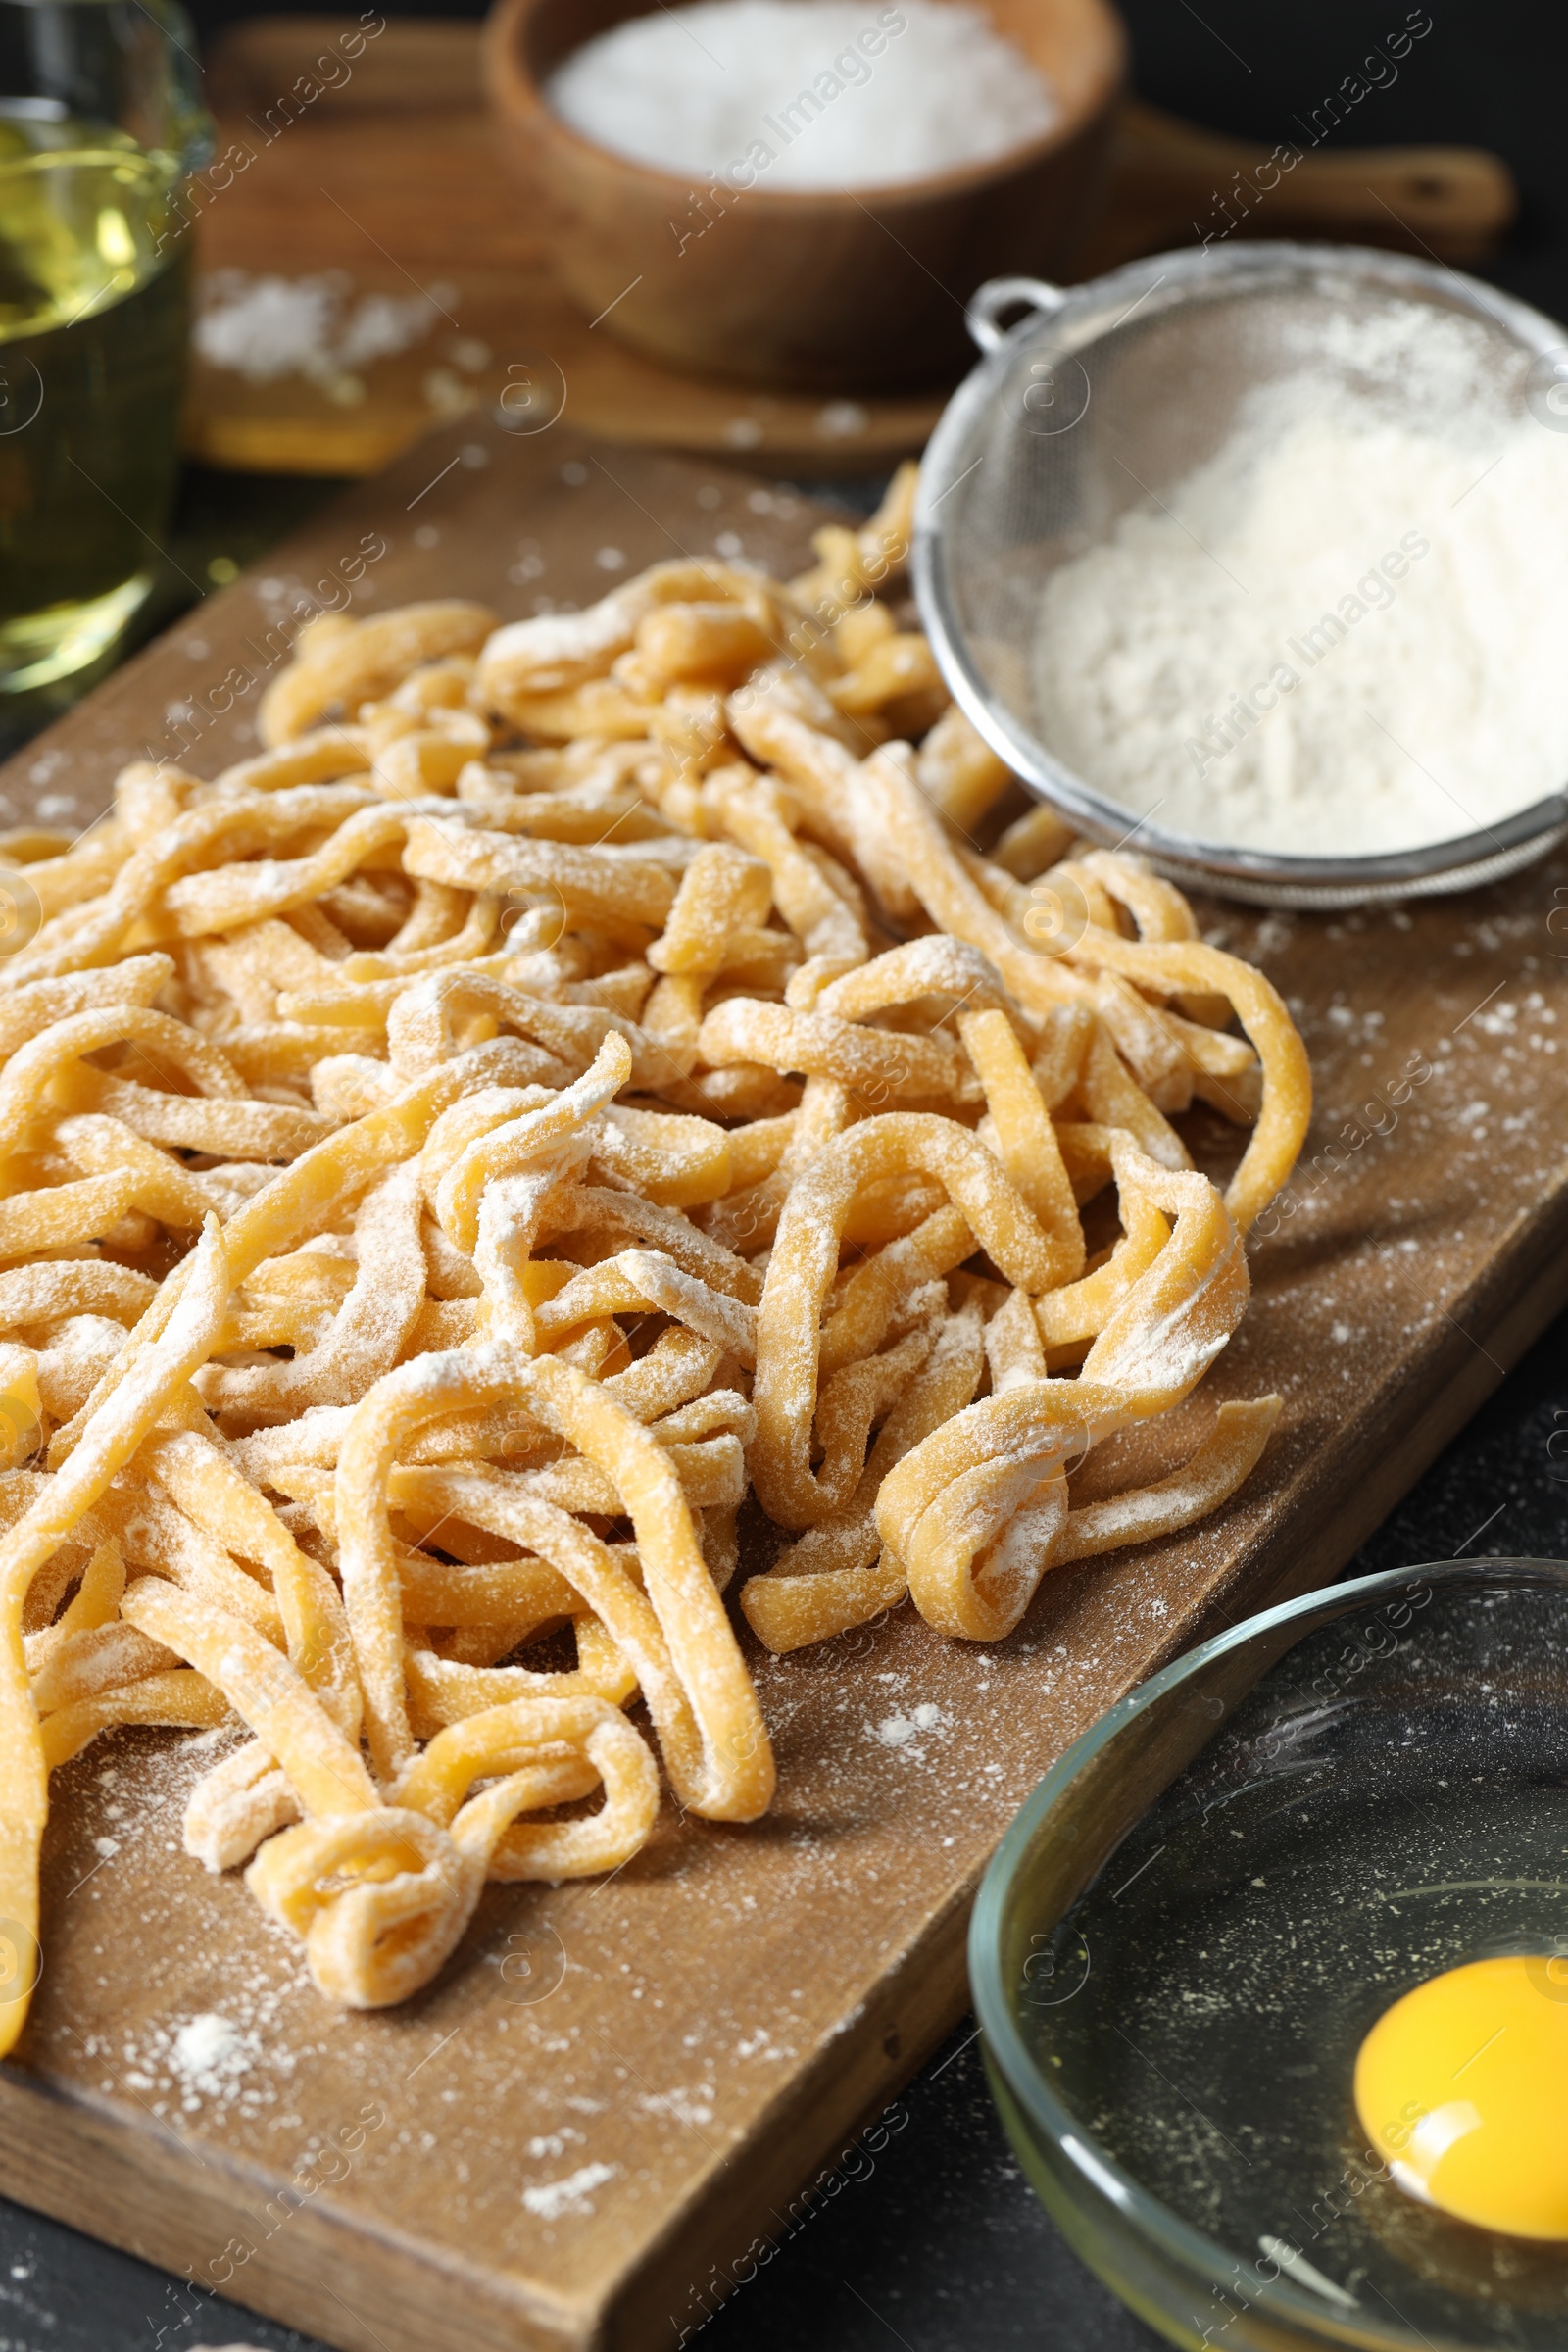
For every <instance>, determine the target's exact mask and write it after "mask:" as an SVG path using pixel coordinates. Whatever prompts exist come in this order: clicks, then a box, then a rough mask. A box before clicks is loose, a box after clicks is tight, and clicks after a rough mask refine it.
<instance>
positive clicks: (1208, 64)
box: [0, 0, 1568, 2352]
mask: <svg viewBox="0 0 1568 2352" xmlns="http://www.w3.org/2000/svg"><path fill="white" fill-rule="evenodd" d="M381 5H382V6H383V8H385V9H386V10H387V13H389V14H418V15H429V14H435V13H440V12H439V10H438V8H437V7H435V6H432V5H431V0H423V5H421V6H418V7H416V8H413V9H408V10H403V9H399V8H395V7H394V6H392V4H391V0H381ZM257 13H258V10H257V8H256V6H255V4H254V0H205V5H200V6H198V7H197V9H196V11H195V14H196V17H197V21H198V24H199V25H200V26H201V29H202V30H203V31H204V32H210V31H211V30H212V29H213V27H214V26H216V25H219V24H221V23H223V22H225V21H227V20H228V19H230V18H234V17H240V16H250V15H254V14H257ZM462 13H467V12H466V11H464V12H462ZM1125 13H1126V15H1127V16H1128V18H1129V20H1130V22H1131V25H1132V30H1133V36H1134V47H1135V61H1136V62H1135V78H1136V82H1137V86H1138V88H1139V91H1140V93H1141V94H1142V95H1143V96H1144V97H1146V98H1148V99H1150V100H1152V102H1154V103H1155V104H1157V105H1161V106H1167V107H1170V108H1171V109H1173V110H1174V111H1176V112H1179V113H1181V114H1183V115H1186V116H1188V117H1189V118H1190V119H1192V120H1194V121H1197V122H1201V123H1209V124H1211V125H1212V126H1213V127H1215V128H1217V129H1221V130H1227V131H1231V132H1234V133H1236V134H1238V135H1247V136H1252V137H1256V138H1258V139H1259V140H1262V141H1274V140H1292V139H1294V140H1297V141H1299V142H1301V141H1302V138H1303V134H1302V128H1301V125H1302V123H1303V122H1304V121H1305V119H1306V118H1308V117H1310V115H1311V114H1312V112H1313V110H1314V109H1316V108H1319V107H1320V105H1321V102H1322V101H1323V99H1324V98H1325V97H1326V96H1327V95H1328V94H1329V93H1330V92H1331V91H1334V90H1337V89H1339V88H1341V87H1342V85H1343V84H1344V83H1345V80H1346V77H1347V76H1349V75H1353V74H1355V73H1357V72H1358V71H1359V70H1360V69H1361V68H1362V63H1363V60H1364V59H1365V58H1366V57H1367V56H1368V55H1369V53H1373V52H1375V51H1376V50H1377V49H1378V47H1379V45H1380V44H1381V43H1382V42H1383V41H1384V40H1386V39H1387V37H1388V36H1390V35H1391V34H1394V33H1396V32H1397V31H1398V30H1399V29H1400V28H1401V27H1402V26H1404V25H1406V24H1407V23H1408V24H1409V25H1419V24H1422V23H1426V22H1428V21H1430V27H1431V28H1430V30H1429V31H1426V32H1425V33H1423V34H1422V36H1421V38H1420V39H1419V41H1418V42H1417V44H1416V45H1415V46H1413V47H1412V49H1411V51H1410V53H1409V54H1408V56H1407V57H1406V58H1405V59H1404V61H1403V63H1402V64H1401V65H1400V66H1399V67H1398V69H1397V78H1395V79H1393V80H1392V81H1391V80H1390V79H1389V78H1388V71H1389V69H1388V67H1387V65H1386V64H1385V65H1384V66H1381V67H1377V68H1367V69H1366V71H1365V73H1364V74H1363V80H1364V81H1367V82H1376V83H1377V84H1378V85H1379V86H1375V87H1372V88H1370V89H1369V90H1368V92H1367V95H1366V96H1365V98H1364V99H1363V100H1361V101H1360V102H1359V103H1358V104H1356V106H1355V107H1354V108H1353V110H1352V111H1351V112H1350V113H1349V114H1348V118H1347V120H1346V122H1345V123H1344V124H1343V125H1342V127H1341V129H1340V131H1339V133H1338V134H1336V135H1335V138H1334V143H1335V144H1337V145H1394V144H1398V143H1402V142H1406V141H1466V142H1474V143H1477V144H1480V145H1484V146H1487V147H1491V148H1493V149H1494V150H1495V151H1496V152H1497V153H1499V154H1501V155H1502V156H1504V157H1505V158H1506V159H1507V161H1508V163H1509V164H1510V165H1511V166H1512V168H1513V170H1514V172H1516V174H1517V175H1518V178H1519V181H1520V184H1521V188H1522V192H1523V197H1524V205H1523V211H1522V215H1521V219H1520V222H1519V225H1518V228H1517V230H1516V231H1515V233H1514V235H1513V236H1512V237H1511V238H1510V240H1509V244H1508V248H1507V250H1506V251H1505V252H1504V253H1503V254H1501V255H1499V257H1498V258H1497V260H1496V262H1495V264H1494V265H1493V266H1491V267H1490V268H1489V269H1488V270H1486V271H1485V272H1484V273H1483V274H1485V275H1487V276H1489V277H1491V278H1492V279H1493V280H1494V281H1495V283H1496V284H1498V285H1502V286H1505V287H1507V288H1508V289H1509V290H1510V291H1511V292H1513V293H1516V294H1518V295H1520V296H1522V297H1523V298H1524V299H1525V300H1527V301H1530V302H1533V303H1536V304H1537V305H1539V306H1540V307H1541V308H1542V309H1543V310H1544V311H1547V312H1548V313H1550V314H1551V315H1552V316H1554V317H1556V318H1559V319H1563V318H1568V144H1565V140H1564V130H1563V114H1564V107H1565V102H1568V10H1563V9H1562V8H1561V7H1560V5H1552V4H1551V0H1536V4H1532V0H1490V4H1489V5H1487V6H1485V7H1483V6H1482V5H1481V4H1480V0H1430V6H1429V7H1426V8H1419V7H1418V8H1415V9H1409V8H1407V7H1406V6H1405V5H1404V0H1318V5H1316V6H1315V7H1314V8H1313V9H1312V10H1311V11H1310V12H1308V11H1306V10H1304V9H1300V8H1299V7H1294V6H1290V7H1287V6H1285V5H1282V0H1202V6H1201V11H1200V9H1199V8H1198V7H1197V6H1195V5H1193V4H1192V0H1131V4H1130V5H1127V6H1126V9H1125ZM1564 342H1565V343H1568V329H1565V332H1564ZM331 488H332V485H330V484H325V483H321V482H304V481H278V480H266V479H245V478H243V477H229V476H222V475H218V474H213V473H207V472H203V471H199V470H196V469H192V471H191V472H190V473H189V475H188V476H187V479H186V483H185V487H184V491H183V494H182V498H181V503H180V509H179V512H178V515H176V518H175V522H174V526H173V529H172V534H171V537H170V540H169V546H168V559H169V560H168V562H167V564H166V566H165V575H164V580H163V584H162V586H161V589H160V594H159V599H158V602H157V605H156V608H155V611H154V613H153V614H152V615H151V616H150V625H152V626H165V625H167V624H168V622H169V621H170V620H171V619H172V618H173V617H174V616H175V614H176V613H178V612H179V611H180V610H181V609H183V608H184V607H185V606H187V605H188V604H189V603H190V601H191V597H192V592H193V589H194V588H195V587H196V586H197V584H198V583H200V584H202V585H203V586H207V585H213V586H216V585H221V583H222V582H224V581H225V580H228V579H231V578H232V577H233V574H234V570H235V568H237V567H238V566H240V565H243V564H246V563H249V562H251V561H253V560H255V559H256V558H257V557H259V556H260V555H262V554H263V553H264V552H265V550H266V549H267V548H268V547H269V546H270V545H271V544H272V543H273V542H274V541H275V540H276V539H277V538H279V537H280V536H281V535H282V534H283V533H284V532H285V531H286V530H288V529H290V528H291V527H292V526H293V525H294V524H295V523H296V522H297V521H299V520H300V519H302V518H303V516H304V515H306V514H307V513H308V512H309V511H310V510H311V508H312V507H313V506H314V505H316V504H317V503H318V502H319V500H320V499H321V498H322V497H323V496H326V495H328V494H329V493H330V490H331ZM59 701H60V698H59V697H58V695H57V696H55V697H53V698H37V699H35V700H34V701H33V702H32V703H31V704H30V705H29V706H28V707H27V708H26V709H25V710H18V711H15V712H14V713H12V714H11V716H10V718H9V720H7V719H5V718H0V742H3V741H4V739H5V738H6V737H7V735H9V739H10V741H11V742H15V741H16V740H17V739H18V738H19V736H20V735H22V734H23V733H25V731H27V730H28V729H29V728H31V727H34V726H37V725H41V724H42V723H44V721H45V720H46V719H47V718H48V717H50V716H52V715H53V712H54V710H55V709H56V708H58V707H59ZM1565 1425H1568V1318H1565V1319H1564V1320H1563V1321H1562V1322H1559V1323H1558V1324H1557V1325H1555V1326H1554V1327H1553V1328H1552V1329H1551V1330H1550V1331H1549V1332H1548V1333H1547V1334H1546V1336H1545V1337H1544V1339H1543V1340H1542V1341H1541V1342H1540V1344H1539V1345H1538V1346H1537V1347H1536V1348H1534V1349H1533V1351H1532V1352H1531V1354H1530V1355H1529V1356H1528V1357H1527V1358H1526V1359H1525V1361H1524V1362H1523V1363H1522V1364H1520V1365H1519V1367H1518V1368H1517V1369H1516V1370H1515V1371H1514V1372H1513V1373H1512V1374H1511V1376H1510V1377H1509V1378H1508V1379H1507V1380H1506V1381H1505V1382H1504V1383H1503V1384H1502V1386H1501V1387H1500V1388H1499V1389H1498V1391H1497V1392H1496V1394H1495V1397H1494V1398H1493V1399H1492V1401H1491V1403H1490V1404H1489V1405H1488V1406H1487V1407H1486V1408H1485V1409H1484V1410H1483V1411H1482V1412H1481V1413H1480V1414H1479V1415H1478V1416H1477V1418H1476V1419H1475V1421H1473V1422H1472V1424H1471V1425H1470V1427H1469V1428H1468V1429H1467V1430H1466V1431H1465V1432H1464V1434H1463V1435H1462V1436H1461V1437H1460V1438H1459V1439H1458V1440H1457V1441H1456V1442H1455V1444H1454V1445H1453V1446H1450V1447H1449V1448H1448V1450H1447V1451H1446V1453H1445V1454H1444V1455H1442V1456H1441V1457H1440V1459H1439V1460H1438V1461H1437V1462H1436V1463H1435V1464H1434V1465H1433V1467H1432V1469H1431V1470H1430V1471H1429V1472H1428V1473H1427V1475H1426V1477H1425V1478H1423V1479H1422V1481H1421V1482H1420V1484H1419V1485H1418V1486H1417V1487H1416V1488H1415V1490H1414V1491H1413V1493H1412V1494H1411V1495H1409V1496H1408V1497H1407V1498H1406V1500H1405V1501H1404V1503H1403V1504H1402V1505H1401V1506H1400V1507H1399V1509H1398V1510H1397V1511H1396V1512H1395V1513H1394V1514H1393V1515H1392V1517H1391V1518H1390V1519H1389V1520H1388V1521H1387V1522H1386V1524H1385V1525H1384V1526H1383V1527H1382V1528H1381V1529H1380V1530H1379V1531H1378V1533H1377V1535H1376V1536H1375V1537H1374V1538H1373V1539H1372V1541H1371V1543H1370V1544H1368V1545H1367V1546H1366V1548H1365V1549H1364V1550H1363V1551H1362V1553H1361V1554H1360V1555H1359V1557H1358V1558H1357V1559H1356V1561H1355V1562H1354V1563H1353V1564H1352V1566H1351V1568H1350V1569H1349V1570H1348V1571H1347V1573H1348V1574H1352V1575H1370V1574H1372V1573H1374V1572H1376V1571H1378V1570H1382V1569H1386V1568H1397V1567H1401V1566H1406V1565H1413V1564H1415V1563H1417V1562H1421V1561H1427V1560H1442V1559H1449V1558H1452V1557H1454V1556H1456V1555H1457V1554H1460V1553H1465V1554H1469V1555H1471V1556H1485V1555H1492V1556H1494V1557H1496V1556H1502V1555H1508V1554H1512V1555H1514V1556H1535V1557H1547V1558H1550V1557H1554V1556H1560V1555H1563V1554H1565V1553H1568V1542H1565V1541H1564V1537H1563V1532H1562V1528H1563V1512H1564V1488H1565V1482H1568V1461H1565V1460H1561V1459H1559V1458H1557V1457H1558V1456H1560V1455H1562V1454H1563V1452H1564V1448H1563V1447H1562V1446H1556V1447H1555V1448H1553V1447H1552V1444H1551V1441H1552V1439H1553V1436H1554V1434H1555V1433H1556V1432H1558V1431H1559V1430H1561V1429H1562V1428H1563V1427H1564V1426H1565ZM973 2034H974V2027H973V2023H972V2021H970V2022H968V2023H966V2024H965V2025H964V2026H963V2027H961V2028H960V2030H959V2031H958V2033H957V2034H955V2036H954V2037H953V2039H952V2040H951V2041H950V2042H949V2043H948V2044H947V2046H946V2047H945V2048H944V2049H942V2050H940V2051H939V2052H938V2053H937V2055H936V2057H935V2058H933V2059H932V2060H931V2061H930V2063H929V2064H928V2065H927V2066H926V2068H925V2069H924V2071H923V2072H922V2073H921V2074H920V2075H918V2076H917V2077H916V2078H915V2080H914V2081H913V2082H911V2083H910V2084H909V2085H908V2087H907V2090H906V2091H905V2092H904V2094H903V2096H902V2098H901V2099H900V2100H899V2101H898V2102H897V2103H896V2105H895V2106H894V2108H892V2109H891V2110H890V2111H889V2113H888V2114H887V2116H886V2117H885V2118H884V2119H883V2126H882V2130H881V2131H878V2132H876V2133H875V2134H873V2141H874V2142H880V2143H881V2144H880V2145H879V2146H876V2148H875V2152H874V2153H873V2152H872V2149H871V2148H869V2147H867V2146H865V2145H863V2144H862V2145H861V2146H859V2147H858V2148H857V2149H856V2150H854V2151H853V2152H851V2153H850V2155H849V2158H848V2161H847V2162H846V2163H845V2164H844V2165H842V2166H841V2167H839V2168H838V2169H836V2170H834V2171H832V2172H831V2173H829V2174H827V2175H825V2176H824V2178H823V2180H821V2181H820V2183H819V2184H818V2185H819V2193H818V2194H817V2195H816V2196H815V2197H814V2198H813V2199H812V2200H811V2201H810V2207H809V2218H808V2219H807V2220H806V2221H804V2222H803V2223H801V2224H800V2225H799V2226H798V2227H797V2229H796V2231H795V2233H794V2235H793V2236H792V2237H791V2238H790V2239H789V2241H788V2242H787V2243H785V2244H784V2245H782V2246H781V2247H780V2248H779V2250H778V2252H777V2254H776V2255H775V2257H774V2259H773V2260H772V2261H771V2262H770V2263H769V2264H768V2265H767V2267H766V2268H765V2269H763V2270H760V2271H759V2272H758V2273H757V2275H756V2276H755V2278H752V2279H751V2280H750V2281H749V2282H748V2283H747V2284H746V2285H744V2286H742V2287H740V2288H738V2289H737V2290H736V2291H735V2292H734V2293H733V2294H732V2296H731V2298H730V2300H729V2301H728V2303H727V2304H725V2305H724V2306H723V2308H722V2309H720V2310H719V2311H718V2312H717V2313H716V2315H715V2316H714V2317H713V2318H712V2319H711V2321H710V2322H709V2323H708V2325H707V2326H706V2327H704V2328H703V2329H702V2330H701V2333H702V2335H703V2337H704V2341H705V2352H706V2348H707V2347H708V2346H711V2352H741V2347H743V2346H744V2347H745V2348H746V2352H786V2348H788V2352H799V2347H800V2346H801V2345H802V2344H803V2343H805V2342H807V2341H809V2343H810V2344H811V2345H812V2347H813V2352H877V2348H878V2347H885V2346H892V2345H903V2346H904V2347H905V2352H1014V2348H1015V2347H1016V2348H1021V2347H1024V2346H1040V2345H1044V2346H1050V2347H1052V2352H1149V2348H1150V2347H1152V2346H1154V2345H1155V2344H1156V2343H1157V2341H1158V2340H1159V2339H1157V2338H1156V2337H1155V2336H1153V2335H1152V2333H1151V2332H1150V2330H1149V2329H1148V2328H1146V2327H1143V2326H1142V2325H1141V2324H1140V2323H1139V2322H1138V2321H1136V2320H1135V2319H1134V2318H1133V2317H1132V2316H1131V2315H1130V2314H1129V2313H1128V2312H1126V2311H1125V2310H1124V2309H1123V2308H1122V2307H1121V2305H1120V2304H1119V2303H1117V2302H1116V2301H1115V2299H1114V2298H1113V2297H1112V2296H1111V2295H1110V2294H1108V2293H1107V2292H1106V2291H1105V2289H1104V2288H1103V2287H1102V2286H1101V2285H1100V2284H1099V2283H1098V2281H1097V2280H1095V2279H1094V2278H1091V2277H1090V2276H1089V2274H1088V2273H1087V2272H1086V2271H1085V2270H1084V2269H1083V2268H1082V2266H1081V2265H1080V2264H1079V2263H1078V2261H1077V2260H1076V2258H1075V2257H1074V2256H1073V2255H1072V2254H1071V2253H1070V2252H1069V2251H1068V2249H1067V2247H1066V2245H1065V2244H1064V2243H1063V2241H1062V2239H1061V2238H1060V2236H1059V2235H1058V2234H1057V2232H1056V2230H1055V2229H1054V2227H1053V2226H1052V2224H1051V2223H1050V2222H1048V2221H1047V2219H1046V2217H1045V2215H1044V2214H1043V2213H1042V2211H1041V2210H1040V2208H1039V2206H1038V2205H1037V2204H1036V2202H1035V2199H1034V2196H1033V2194H1032V2192H1031V2191H1030V2189H1029V2187H1028V2185H1027V2183H1026V2181H1025V2180H1024V2179H1023V2177H1022V2175H1021V2173H1020V2171H1019V2168H1018V2166H1017V2164H1016V2162H1015V2161H1014V2159H1013V2157H1012V2154H1011V2151H1010V2150H1009V2148H1008V2146H1007V2144H1006V2141H1005V2138H1004V2136H1003V2133H1002V2129H1001V2126H1000V2124H999V2123H998V2121H997V2119H996V2116H995V2114H994V2112H993V2110H992V2107H991V2104H990V2101H989V2098H988V2096H987V2092H986V2086H985V2077H984V2073H983V2070H982V2067H981V2063H980V2054H979V2048H978V2044H977V2043H976V2042H975V2040H974V2038H973ZM234 2342H239V2343H245V2344H254V2345H259V2346H267V2347H269V2348H275V2352H310V2347H309V2346H307V2345H306V2343H305V2339H304V2338H303V2337H300V2336H297V2335H294V2334H292V2333H291V2332H290V2331H289V2330H288V2329H286V2328H281V2327H270V2326H269V2325H268V2324H267V2323H265V2322H263V2321H260V2320H256V2319H253V2318H251V2317H250V2316H249V2314H247V2313H244V2312H241V2311H239V2310H237V2309H235V2308H234V2307H233V2306H231V2305H228V2304H225V2303H221V2302H219V2301H217V2300H216V2299H215V2298H213V2297H211V2296H206V2295H198V2294H197V2293H196V2292H195V2291H194V2290H192V2289H191V2288H189V2287H186V2286H184V2285H182V2284H181V2283H180V2282H178V2281H175V2280H172V2279H170V2278H165V2277H164V2275H163V2274H162V2273H160V2272H158V2271H155V2270H153V2269H151V2268H149V2267H148V2266H147V2265H146V2264H143V2263H138V2262H135V2261H132V2260H131V2259H129V2258H128V2257H127V2256H124V2255H121V2254H117V2253H113V2252H111V2251H109V2250H108V2249H107V2248H105V2247H102V2246H99V2245H97V2244H95V2243H93V2242H92V2240H90V2239H89V2238H86V2237H83V2236H81V2235H78V2234H77V2233H76V2232H75V2231H73V2230H71V2229H64V2228H61V2227H60V2226H58V2225H57V2224H55V2223H52V2222H47V2221H42V2220H40V2219H38V2218H37V2217H35V2216H34V2215H31V2214H28V2213H25V2212H24V2211H22V2210H21V2209H20V2208H18V2207H16V2206H11V2205H7V2204H5V2203H4V2202H0V2352H163V2348H164V2347H171V2348H177V2352H191V2348H192V2347H195V2346H197V2345H204V2344H205V2345H227V2344H230V2343H234ZM433 2352H434V2348H433ZM671 2352H673V2341H672V2345H671Z"/></svg>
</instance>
